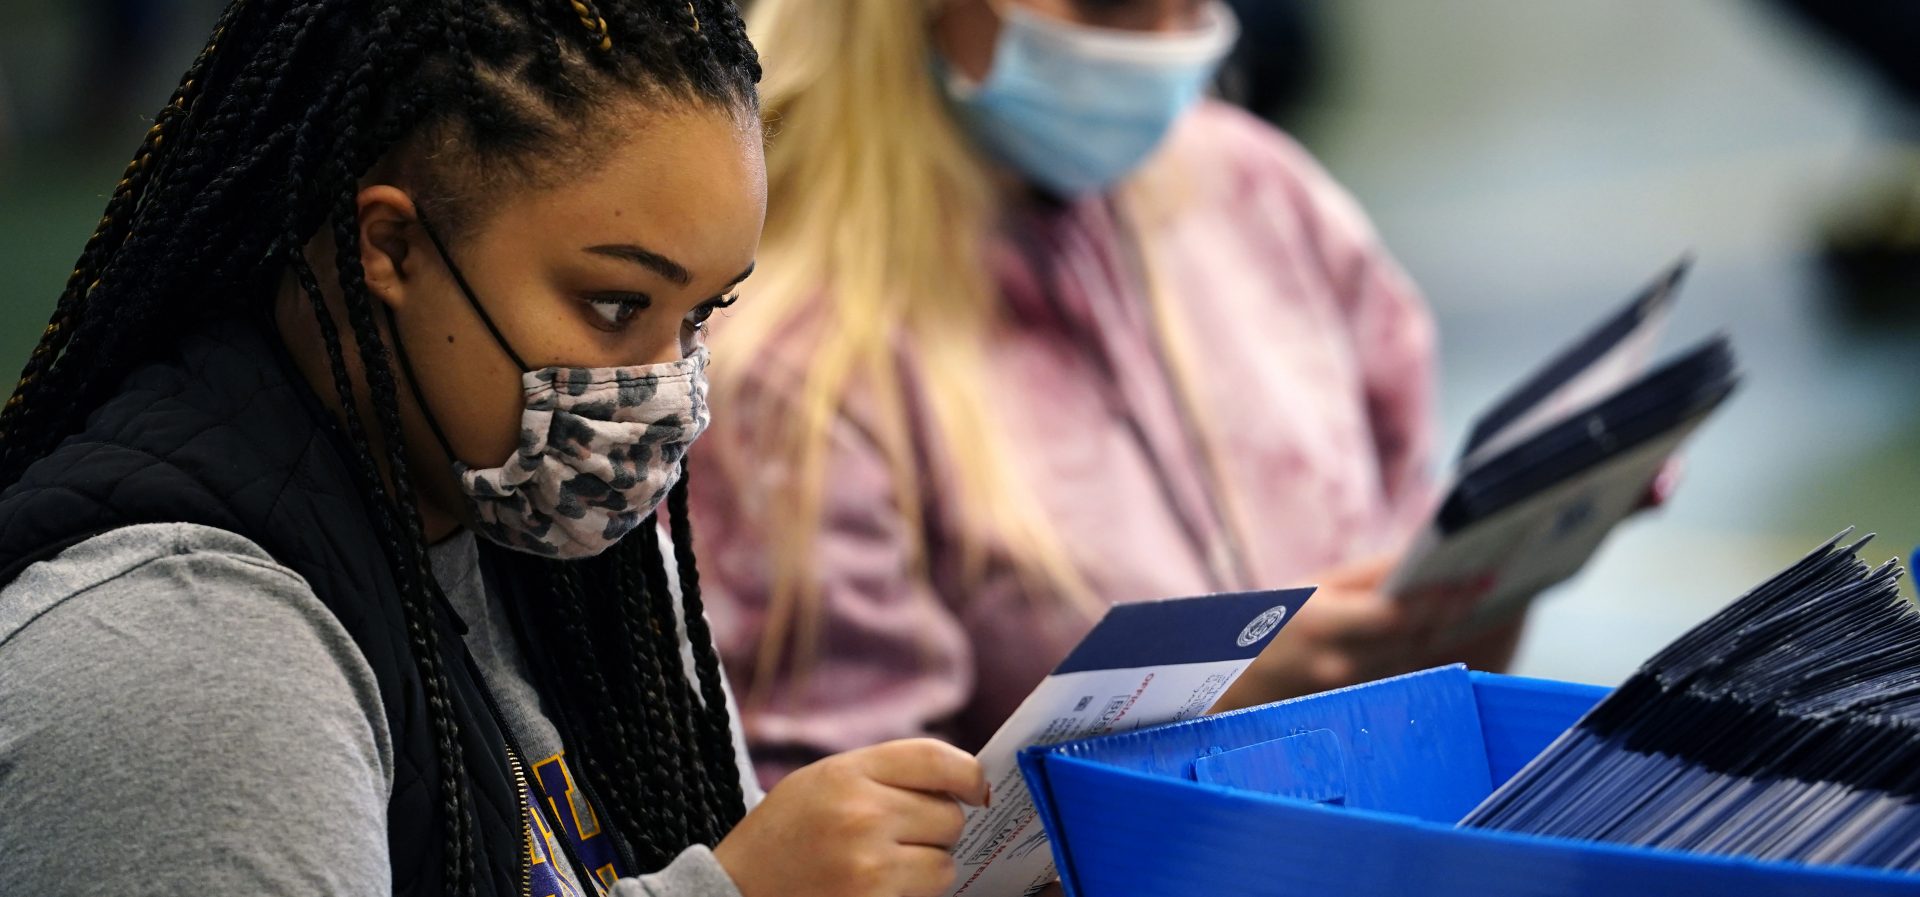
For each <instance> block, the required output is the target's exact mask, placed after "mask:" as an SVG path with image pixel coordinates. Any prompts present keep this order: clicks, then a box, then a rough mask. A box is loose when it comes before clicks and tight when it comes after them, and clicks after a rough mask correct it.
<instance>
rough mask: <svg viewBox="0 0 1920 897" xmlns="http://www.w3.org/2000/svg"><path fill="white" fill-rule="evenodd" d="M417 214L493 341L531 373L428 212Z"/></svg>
mask: <svg viewBox="0 0 1920 897" xmlns="http://www.w3.org/2000/svg"><path fill="white" fill-rule="evenodd" d="M415 214H416V215H417V216H418V218H419V220H420V229H421V230H424V231H426V232H427V239H429V240H432V241H433V248H434V249H435V250H437V251H438V252H439V253H440V260H441V261H442V262H445V263H446V265H447V272H448V273H450V274H452V275H453V282H454V283H455V284H458V285H459V287H460V294H461V295H463V296H466V297H467V304H468V305H471V306H473V312H474V314H477V315H479V316H480V323H482V324H485V325H487V332H488V333H491V334H493V341H494V342H496V343H499V344H500V349H501V350H502V351H504V352H506V353H507V357H508V358H511V359H513V363H514V364H515V365H517V366H518V367H519V368H520V372H521V373H523V374H526V373H531V372H532V371H533V368H531V367H529V366H528V365H527V363H526V362H525V361H523V360H521V358H520V353H518V352H515V351H513V344H512V343H509V342H507V337H506V334H503V333H501V332H500V328H499V326H497V325H495V324H494V323H493V317H492V316H490V315H488V314H487V309H486V307H485V306H482V305H481V304H480V298H479V297H478V296H475V295H474V294H473V287H471V286H469V285H468V284H467V277H466V275H464V274H461V273H460V266H459V265H456V264H454V263H453V255H452V254H450V253H448V252H447V245H446V244H445V243H442V242H440V235H439V234H438V233H435V232H434V229H433V225H431V224H428V223H427V216H426V214H425V213H423V212H420V211H419V210H417V209H416V210H415ZM389 313H391V312H389ZM396 338H397V337H396Z"/></svg>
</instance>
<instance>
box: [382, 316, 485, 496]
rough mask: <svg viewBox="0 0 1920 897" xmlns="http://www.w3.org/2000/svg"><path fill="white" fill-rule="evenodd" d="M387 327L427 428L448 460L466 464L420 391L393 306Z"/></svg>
mask: <svg viewBox="0 0 1920 897" xmlns="http://www.w3.org/2000/svg"><path fill="white" fill-rule="evenodd" d="M387 329H388V330H390V331H392V332H393V354H394V355H395V356H397V357H399V359H400V370H401V371H402V372H403V373H405V374H406V375H407V389H408V391H410V392H412V393H413V403H414V404H415V405H419V406H420V416H421V417H424V418H426V420H427V429H428V430H431V431H433V438H434V439H435V440H436V441H438V442H439V443H440V450H441V451H443V452H446V453H447V460H448V461H451V462H453V463H455V464H464V463H465V462H463V461H461V460H460V456H459V455H456V454H454V453H453V443H452V442H451V441H449V440H448V439H447V434H446V431H444V430H441V429H440V421H439V420H437V419H435V418H434V416H433V408H432V407H431V406H429V405H428V404H427V396H426V394H425V393H423V392H421V391H420V378H419V377H418V376H416V375H415V374H414V373H413V359H412V358H409V357H408V356H407V341H406V340H405V339H403V338H401V336H400V319H399V318H396V317H394V315H393V308H392V307H391V306H389V307H388V308H387ZM509 354H511V353H509Z"/></svg>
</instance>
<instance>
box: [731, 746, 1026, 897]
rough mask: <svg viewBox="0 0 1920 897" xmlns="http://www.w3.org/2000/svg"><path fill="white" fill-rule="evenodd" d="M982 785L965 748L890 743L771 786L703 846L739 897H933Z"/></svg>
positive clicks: (983, 797) (980, 801)
mask: <svg viewBox="0 0 1920 897" xmlns="http://www.w3.org/2000/svg"><path fill="white" fill-rule="evenodd" d="M987 789H988V786H987V780H986V777H985V775H984V773H983V772H982V771H981V769H980V764H979V762H978V761H976V760H974V758H973V757H972V756H971V755H969V754H967V753H966V752H965V751H962V750H960V749H959V748H956V747H953V746H952V745H949V744H946V743H944V742H940V741H935V740H933V739H928V738H919V739H912V740H907V741H890V742H887V743H886V744H880V745H875V746H873V747H869V748H862V749H860V750H856V751H848V752H846V753H844V754H836V755H834V756H832V757H828V758H827V759H825V760H821V761H820V762H818V763H815V764H813V765H811V766H807V767H803V768H801V769H799V770H797V771H795V772H794V773H793V774H792V775H790V776H787V777H786V778H785V779H782V780H781V781H780V784H779V785H777V786H775V787H774V789H773V791H772V792H770V793H769V794H768V795H767V797H766V800H764V801H762V802H761V803H760V805H759V806H758V807H756V808H754V810H753V812H751V813H748V814H747V818H745V819H743V820H741V821H740V824H739V825H738V826H736V827H735V828H734V830H733V832H732V833H731V834H729V835H727V837H726V839H725V840H722V841H721V842H720V844H719V846H717V847H715V848H714V849H713V854H714V856H715V857H716V858H717V859H719V861H720V865H721V866H722V867H723V868H725V869H726V870H727V874H728V875H729V876H731V877H732V878H733V882H734V885H735V886H736V887H738V888H739V889H740V893H741V895H742V897H940V895H941V894H944V893H945V892H946V889H947V887H948V886H949V885H951V884H952V883H953V876H954V864H953V857H952V856H950V855H949V854H948V851H949V850H950V849H952V847H953V844H954V842H955V841H958V840H959V838H960V833H961V830H962V828H963V827H964V826H965V824H966V816H965V813H964V811H963V810H962V809H961V807H960V804H959V803H956V802H955V801H956V800H958V801H959V802H961V803H966V804H969V805H971V806H985V805H986V803H987V799H988V793H987Z"/></svg>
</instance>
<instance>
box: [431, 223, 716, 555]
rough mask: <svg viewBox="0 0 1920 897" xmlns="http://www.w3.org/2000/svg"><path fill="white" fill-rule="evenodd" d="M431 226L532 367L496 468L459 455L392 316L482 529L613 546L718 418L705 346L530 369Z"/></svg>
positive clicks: (594, 550) (662, 492)
mask: <svg viewBox="0 0 1920 897" xmlns="http://www.w3.org/2000/svg"><path fill="white" fill-rule="evenodd" d="M423 223H424V222H423ZM427 233H428V235H429V236H430V237H432V239H433V243H434V246H435V247H436V248H438V249H439V251H440V256H441V258H442V259H444V260H445V261H446V264H447V269H448V270H449V271H451V272H452V273H453V277H454V282H455V283H457V284H459V286H460V292H461V293H463V294H465V295H466V297H467V301H468V302H469V303H471V304H472V306H473V309H474V311H475V312H476V313H478V314H479V316H480V320H481V321H482V322H483V323H485V324H486V325H487V330H488V331H490V332H491V333H492V334H493V338H494V341H495V342H497V343H499V344H500V348H501V349H502V350H503V351H505V352H506V353H507V355H508V357H510V358H512V359H513V362H514V363H515V364H516V365H519V367H520V369H521V370H522V371H524V372H525V373H524V374H523V375H522V376H521V378H520V384H521V388H522V389H523V390H524V398H525V403H526V407H525V410H524V411H522V412H521V415H520V443H519V447H518V448H517V449H515V450H514V453H513V456H512V457H510V458H508V459H507V460H506V461H505V463H503V464H501V465H500V466H498V467H488V468H475V467H471V466H469V465H467V464H466V463H464V462H462V461H460V460H459V456H458V455H456V454H454V452H453V447H452V445H451V444H450V443H449V442H448V441H447V438H446V436H445V434H443V433H442V432H441V430H440V425H439V424H438V423H437V422H435V421H434V419H433V413H432V412H431V411H429V410H427V407H428V406H427V402H426V399H425V398H424V397H423V396H422V395H421V393H420V388H419V386H418V380H417V378H415V377H414V374H413V366H412V363H411V362H409V361H408V360H407V354H406V348H405V343H404V341H403V340H401V339H400V338H399V328H398V326H397V324H396V325H395V326H394V331H393V332H394V344H395V346H396V347H397V348H398V350H399V351H398V353H397V354H398V355H399V357H400V362H401V365H402V367H403V368H404V369H405V372H406V375H407V382H408V384H409V385H410V386H412V388H413V393H414V399H415V401H417V402H418V403H419V405H420V408H421V410H422V411H423V413H424V416H425V417H426V419H427V424H428V427H429V429H431V430H432V431H433V434H434V436H435V437H436V438H438V439H439V440H440V444H441V447H442V448H443V449H445V450H446V452H447V457H449V458H453V459H454V461H453V469H454V473H455V474H457V475H458V476H459V478H460V487H461V491H462V492H464V493H465V495H466V498H467V505H468V509H469V511H470V512H471V517H472V520H473V521H474V529H475V531H476V532H478V533H479V534H480V535H482V536H484V537H486V538H487V539H489V540H491V541H493V542H496V543H498V544H500V545H503V546H505V547H507V548H511V549H515V550H517V551H524V552H528V553H530V554H537V555H542V556H545V557H554V558H583V557H592V556H594V555H597V554H599V553H601V552H603V551H605V550H607V549H608V548H610V547H612V546H613V544H614V543H615V542H618V541H620V537H622V536H624V535H626V534H627V533H629V532H631V531H632V530H633V529H634V528H635V527H637V526H639V525H640V523H641V522H642V521H644V520H646V519H647V518H648V517H649V516H651V515H652V514H653V512H654V510H655V509H656V508H658V507H659V506H660V503H661V502H662V501H664V500H665V499H666V497H667V491H668V490H669V489H671V488H672V487H673V484H674V483H675V482H677V481H678V480H679V479H680V471H681V464H682V462H683V461H684V459H685V458H686V454H687V447H688V446H690V445H692V444H693V441H694V440H695V439H697V438H699V436H700V434H701V433H702V432H703V431H705V430H706V428H707V424H708V422H709V421H710V420H711V418H710V416H709V414H708V410H707V373H706V371H707V350H706V349H705V348H704V347H702V348H696V349H694V350H693V351H692V352H691V353H689V354H688V355H687V356H686V357H684V358H682V359H680V360H679V361H674V362H668V363H666V364H654V365H638V366H631V367H611V368H568V367H547V368H541V369H538V370H534V369H530V368H529V367H528V366H527V365H526V363H525V362H523V361H521V358H520V355H519V353H517V352H515V351H514V350H513V347H512V346H511V345H509V344H508V343H507V340H506V337H505V336H503V335H502V334H501V333H500V329H499V328H498V327H496V326H495V325H494V323H493V320H492V318H490V317H489V316H488V315H487V312H486V309H485V308H484V307H483V306H482V305H481V304H480V301H479V299H478V298H477V297H476V296H475V295H474V293H473V289H472V288H471V287H469V286H468V285H467V280H466V278H465V277H464V276H462V275H461V274H460V270H459V269H458V268H457V267H455V266H454V264H453V259H452V257H451V256H449V255H448V254H447V250H446V247H445V246H444V245H442V244H441V242H440V239H439V237H438V236H435V235H434V234H433V230H432V229H431V228H428V229H427Z"/></svg>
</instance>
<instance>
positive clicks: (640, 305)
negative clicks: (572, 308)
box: [586, 293, 653, 330]
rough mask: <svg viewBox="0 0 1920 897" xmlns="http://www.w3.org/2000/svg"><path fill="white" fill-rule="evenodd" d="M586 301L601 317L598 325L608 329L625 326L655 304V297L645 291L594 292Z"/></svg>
mask: <svg viewBox="0 0 1920 897" xmlns="http://www.w3.org/2000/svg"><path fill="white" fill-rule="evenodd" d="M586 301H587V307H589V308H591V309H593V313H594V314H595V315H598V316H599V318H600V321H599V322H598V325H597V326H601V327H602V328H603V329H607V330H617V329H619V328H621V327H625V326H626V325H627V322H628V321H631V320H633V316H634V315H636V314H639V313H640V312H641V311H642V310H644V309H645V308H646V307H647V306H649V305H652V304H653V299H652V298H650V297H648V296H647V295H646V294H645V293H594V294H592V295H589V296H587V297H586Z"/></svg>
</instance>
